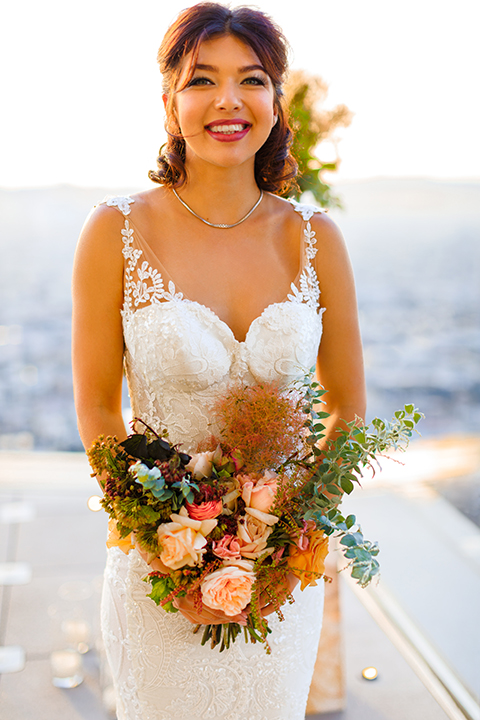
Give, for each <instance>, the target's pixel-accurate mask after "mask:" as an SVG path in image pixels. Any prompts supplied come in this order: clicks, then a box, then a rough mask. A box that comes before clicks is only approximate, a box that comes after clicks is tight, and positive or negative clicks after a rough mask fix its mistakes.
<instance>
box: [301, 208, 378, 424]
mask: <svg viewBox="0 0 480 720" xmlns="http://www.w3.org/2000/svg"><path fill="white" fill-rule="evenodd" d="M312 227H313V229H314V230H315V231H316V235H317V245H316V247H317V248H318V253H317V256H316V258H315V264H316V269H317V276H318V279H319V283H320V289H321V296H320V302H321V305H322V307H324V308H326V309H325V312H324V314H323V328H324V329H323V336H322V341H321V344H320V350H319V353H318V361H317V375H318V379H319V381H320V383H321V384H322V385H323V387H324V388H325V389H326V390H327V393H326V394H325V395H324V397H323V399H324V400H325V402H326V405H327V407H326V410H327V412H329V413H330V418H329V419H328V420H327V423H326V424H327V437H334V436H335V428H336V427H338V426H339V425H340V420H344V421H346V422H350V421H351V420H354V419H355V417H356V416H358V417H360V418H364V417H365V410H366V391H365V378H364V370H363V355H362V343H361V338H360V328H359V323H358V312H357V300H356V294H355V285H354V280H353V272H352V267H351V264H350V259H349V257H348V252H347V249H346V246H345V242H344V239H343V236H342V234H341V232H340V230H339V229H338V228H337V226H336V225H335V223H334V222H333V221H332V220H330V218H328V217H327V216H325V215H320V216H319V215H315V216H314V217H313V218H312Z"/></svg>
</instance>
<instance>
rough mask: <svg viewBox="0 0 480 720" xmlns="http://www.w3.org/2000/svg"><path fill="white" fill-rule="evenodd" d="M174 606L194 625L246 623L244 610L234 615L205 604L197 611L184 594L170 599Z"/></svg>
mask: <svg viewBox="0 0 480 720" xmlns="http://www.w3.org/2000/svg"><path fill="white" fill-rule="evenodd" d="M172 604H173V605H174V607H176V608H177V610H179V611H180V612H181V613H182V615H183V616H184V617H186V618H187V620H189V621H190V622H191V623H194V624H195V625H199V624H200V625H225V624H226V623H238V624H239V625H246V624H247V613H246V612H245V611H243V612H241V613H239V614H238V615H234V616H233V617H232V616H230V615H225V613H223V612H221V611H220V610H213V609H212V608H208V607H206V606H205V605H204V606H203V607H202V611H201V612H198V611H197V610H196V609H195V607H194V605H193V601H192V600H191V598H190V597H189V596H188V595H186V596H185V597H181V598H180V597H177V598H175V600H173V601H172Z"/></svg>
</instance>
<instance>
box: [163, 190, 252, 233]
mask: <svg viewBox="0 0 480 720" xmlns="http://www.w3.org/2000/svg"><path fill="white" fill-rule="evenodd" d="M172 190H173V194H174V195H175V197H176V198H177V200H179V201H180V202H181V203H182V205H183V207H184V208H186V209H187V210H188V212H190V213H192V215H194V216H195V217H196V218H198V219H199V220H201V221H202V222H203V223H205V225H210V227H213V228H221V229H222V230H228V229H229V228H233V227H237V225H240V223H242V222H244V221H245V220H247V218H249V217H250V215H251V214H252V213H253V212H254V210H256V209H257V207H258V206H259V205H260V203H261V202H262V198H263V190H261V191H260V197H259V198H258V200H257V202H256V203H255V205H254V206H253V207H252V209H251V210H249V211H248V213H247V214H246V215H245V216H244V217H243V218H242V219H241V220H239V221H238V222H236V223H233V224H232V225H226V224H225V223H211V222H208V220H205V218H202V217H201V216H200V215H197V213H196V212H195V210H192V208H191V207H190V206H189V205H187V203H186V202H184V200H182V198H181V197H180V196H179V194H178V193H177V191H176V190H175V188H172Z"/></svg>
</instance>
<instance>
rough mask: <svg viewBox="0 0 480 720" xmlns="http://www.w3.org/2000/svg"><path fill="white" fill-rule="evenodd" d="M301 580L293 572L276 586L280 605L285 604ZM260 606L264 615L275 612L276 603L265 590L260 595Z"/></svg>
mask: <svg viewBox="0 0 480 720" xmlns="http://www.w3.org/2000/svg"><path fill="white" fill-rule="evenodd" d="M299 582H300V580H299V578H297V577H296V576H295V575H294V574H293V573H288V575H287V576H286V577H285V581H284V582H283V583H280V584H279V585H278V586H277V587H276V588H275V595H276V597H277V598H278V602H279V603H280V605H283V603H284V602H285V600H286V598H287V596H288V595H291V594H292V592H293V591H294V590H295V588H296V587H297V585H298V583H299ZM260 608H261V613H262V617H267V616H268V615H271V614H272V613H273V612H275V603H273V602H272V601H271V599H270V595H269V594H268V593H267V592H265V591H263V592H262V594H261V595H260Z"/></svg>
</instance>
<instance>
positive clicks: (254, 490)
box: [242, 470, 278, 512]
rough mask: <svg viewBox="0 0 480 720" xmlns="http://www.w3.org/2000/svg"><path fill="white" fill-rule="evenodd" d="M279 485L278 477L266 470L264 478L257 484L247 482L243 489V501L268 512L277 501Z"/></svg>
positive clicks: (249, 505) (247, 504) (248, 505)
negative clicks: (275, 500)
mask: <svg viewBox="0 0 480 720" xmlns="http://www.w3.org/2000/svg"><path fill="white" fill-rule="evenodd" d="M277 485H278V481H277V475H276V473H274V472H272V471H270V470H266V471H265V472H264V474H263V477H261V478H260V480H257V481H256V482H252V481H247V482H245V483H244V484H243V489H242V499H243V501H244V503H245V505H246V506H247V507H252V508H255V509H256V510H261V511H262V512H268V510H270V508H271V506H272V504H273V501H274V499H275V495H276V493H277Z"/></svg>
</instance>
